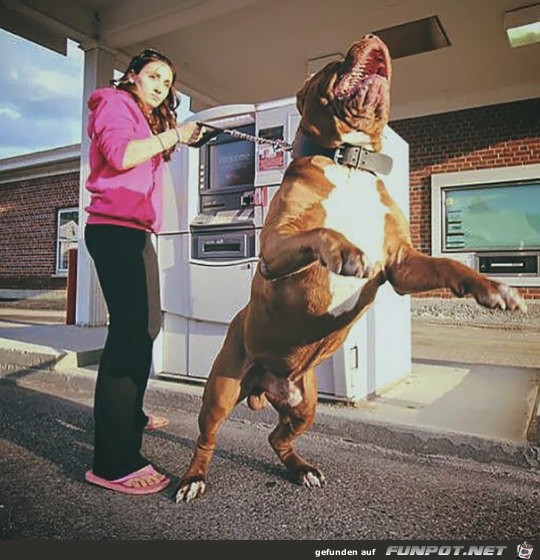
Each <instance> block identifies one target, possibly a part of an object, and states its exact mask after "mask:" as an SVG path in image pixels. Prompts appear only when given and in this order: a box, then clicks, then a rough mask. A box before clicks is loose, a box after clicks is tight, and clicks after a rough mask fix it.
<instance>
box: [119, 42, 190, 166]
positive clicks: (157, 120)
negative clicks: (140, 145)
mask: <svg viewBox="0 0 540 560" xmlns="http://www.w3.org/2000/svg"><path fill="white" fill-rule="evenodd" d="M156 61H160V62H164V63H165V64H166V65H167V66H169V68H170V69H171V72H172V84H171V89H170V90H169V93H168V94H167V97H166V98H165V100H164V101H163V103H162V104H161V105H160V106H159V107H156V108H155V109H152V110H151V111H148V109H147V108H145V106H144V104H143V103H142V101H141V100H140V98H139V96H138V95H137V94H136V86H135V84H133V83H131V82H130V81H129V78H130V74H131V72H135V74H138V73H139V72H140V71H141V70H142V69H143V68H144V67H145V66H146V65H147V64H148V63H150V62H156ZM175 81H176V66H175V65H174V64H173V63H172V61H171V60H169V59H168V58H167V57H166V56H165V55H164V54H161V53H160V52H158V51H156V50H154V49H145V50H144V51H142V52H141V53H140V54H138V55H137V56H134V57H133V58H132V59H131V61H130V62H129V65H128V67H127V69H126V71H125V72H124V74H123V76H122V77H121V78H120V79H119V80H116V81H115V82H114V86H115V87H116V88H117V89H122V90H124V91H127V92H129V93H130V94H131V95H132V96H133V97H134V99H135V101H136V102H137V104H138V105H139V107H140V108H141V111H142V112H143V114H144V116H145V118H146V120H147V121H148V124H149V125H150V128H151V130H152V132H153V133H154V134H159V133H160V132H164V131H165V130H168V129H170V128H174V127H175V126H176V108H177V107H178V105H179V100H178V92H177V91H176V89H175V87H174V83H175ZM173 151H174V146H173V147H172V148H170V149H169V150H166V151H164V152H163V159H164V160H165V161H169V160H170V159H171V154H172V152H173Z"/></svg>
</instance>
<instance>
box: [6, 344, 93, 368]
mask: <svg viewBox="0 0 540 560" xmlns="http://www.w3.org/2000/svg"><path fill="white" fill-rule="evenodd" d="M102 352H103V349H102V348H96V349H91V350H82V351H81V350H77V351H73V350H59V349H58V348H53V347H51V346H44V345H40V344H30V343H28V342H20V341H17V340H11V339H6V338H0V364H3V365H4V366H11V367H19V368H30V369H45V370H48V371H53V370H69V369H73V368H80V367H86V366H89V365H93V364H97V363H99V360H100V357H101V354H102ZM0 377H1V375H0Z"/></svg>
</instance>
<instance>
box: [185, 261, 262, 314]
mask: <svg viewBox="0 0 540 560" xmlns="http://www.w3.org/2000/svg"><path fill="white" fill-rule="evenodd" d="M255 267H256V263H254V262H244V263H230V264H229V265H224V266H215V265H208V264H195V263H193V262H191V263H189V265H188V272H189V279H190V281H189V285H190V289H191V309H190V315H189V316H190V318H192V319H197V320H199V321H210V322H214V323H223V324H227V323H229V322H230V321H231V319H232V318H233V317H234V316H235V315H236V314H237V313H238V311H240V309H242V307H244V306H245V305H246V303H247V302H248V300H249V294H250V291H251V280H252V278H253V274H254V270H255Z"/></svg>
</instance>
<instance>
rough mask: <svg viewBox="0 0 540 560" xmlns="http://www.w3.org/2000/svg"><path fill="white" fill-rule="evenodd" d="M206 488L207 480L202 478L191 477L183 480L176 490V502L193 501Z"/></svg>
mask: <svg viewBox="0 0 540 560" xmlns="http://www.w3.org/2000/svg"><path fill="white" fill-rule="evenodd" d="M205 490H206V482H205V481H204V480H203V479H202V478H191V479H189V480H182V481H181V482H180V486H179V488H178V490H177V491H176V497H175V502H176V503H177V504H179V503H180V502H191V500H194V499H195V498H199V497H201V496H202V495H203V494H204V491H205Z"/></svg>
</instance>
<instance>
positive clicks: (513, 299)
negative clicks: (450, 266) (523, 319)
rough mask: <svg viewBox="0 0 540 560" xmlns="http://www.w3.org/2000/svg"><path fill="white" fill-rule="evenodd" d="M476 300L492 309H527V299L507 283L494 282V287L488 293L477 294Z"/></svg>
mask: <svg viewBox="0 0 540 560" xmlns="http://www.w3.org/2000/svg"><path fill="white" fill-rule="evenodd" d="M475 297H476V301H477V302H478V303H479V304H480V305H483V306H485V307H489V308H490V309H502V310H509V311H518V310H519V311H522V312H524V313H525V312H526V311H527V304H526V303H525V300H523V298H522V297H521V296H520V295H519V293H518V292H517V290H515V289H514V288H511V287H510V286H507V285H506V284H499V283H497V282H493V283H492V289H491V290H489V291H488V292H487V293H480V294H478V295H475Z"/></svg>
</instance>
